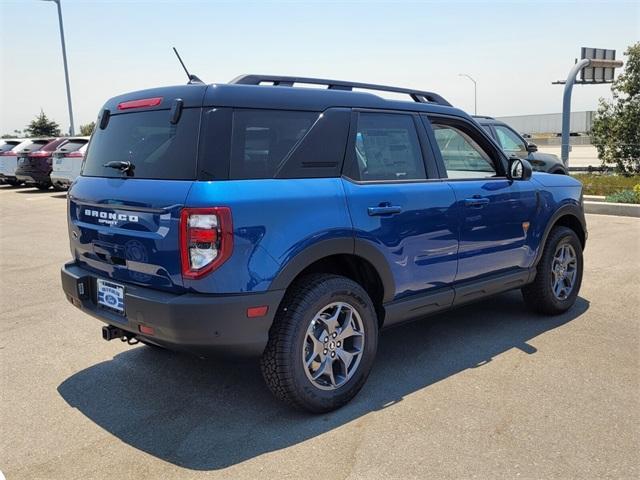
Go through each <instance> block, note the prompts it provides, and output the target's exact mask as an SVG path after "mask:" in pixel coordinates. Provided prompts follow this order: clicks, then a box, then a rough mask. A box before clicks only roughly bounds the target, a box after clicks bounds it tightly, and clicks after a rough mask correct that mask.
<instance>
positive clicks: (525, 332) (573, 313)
mask: <svg viewBox="0 0 640 480" xmlns="http://www.w3.org/2000/svg"><path fill="white" fill-rule="evenodd" d="M588 308H589V302H588V301H587V300H585V299H583V298H581V297H578V300H577V302H576V305H575V306H574V307H573V308H572V309H571V310H570V311H569V312H566V313H565V314H563V315H560V316H557V317H551V318H549V317H541V316H537V315H535V314H531V313H529V312H528V311H526V310H525V309H524V305H523V302H522V300H521V296H520V294H519V293H518V292H509V293H506V294H502V295H499V296H497V297H495V298H494V299H492V300H491V301H486V302H482V303H477V304H474V305H471V306H467V307H464V308H460V309H457V310H453V311H451V312H448V313H445V314H441V315H438V316H434V317H431V318H428V319H424V320H421V321H418V322H413V323H409V324H405V325H401V326H398V327H395V328H392V329H389V330H387V331H385V332H384V333H383V334H382V335H381V337H380V343H379V348H378V355H377V360H376V363H375V365H374V368H373V371H372V373H371V375H370V377H369V380H368V381H367V383H366V384H365V386H364V388H363V390H362V391H361V392H360V394H359V395H358V396H357V397H356V398H355V399H354V400H353V401H352V402H351V403H349V404H348V405H346V406H345V407H343V408H342V409H340V410H338V411H335V412H332V413H329V414H324V415H310V414H305V413H300V412H297V411H293V410H291V409H290V408H288V407H287V406H286V405H284V404H282V403H280V402H279V401H277V400H276V399H275V398H273V397H272V396H271V394H270V393H269V391H268V390H267V388H266V386H265V384H264V383H263V380H262V377H261V375H260V371H259V368H258V365H257V362H256V361H255V360H246V359H245V360H238V359H208V360H201V359H198V358H196V357H192V356H189V355H184V354H178V353H172V352H168V351H163V350H160V349H157V348H155V347H144V346H143V347H139V348H133V349H131V350H127V351H125V352H123V353H120V354H118V355H116V356H115V357H114V358H113V359H112V360H109V361H106V362H103V363H99V364H96V365H93V366H91V367H89V368H87V369H85V370H83V371H81V372H78V373H76V374H74V375H73V376H71V377H69V378H68V379H67V380H65V381H64V382H63V383H62V384H60V386H59V387H58V392H59V393H60V395H61V396H62V397H63V398H64V400H65V401H66V402H68V404H69V405H71V406H72V407H74V408H77V409H78V410H79V411H81V412H82V413H83V414H84V415H86V416H87V417H88V418H90V419H91V420H92V421H94V422H95V423H97V424H98V425H99V426H101V427H102V428H104V429H105V430H107V431H108V432H110V433H111V434H113V435H115V436H116V437H118V438H119V439H121V440H122V441H123V442H125V443H127V444H129V445H131V446H133V447H135V448H138V449H140V450H143V451H145V452H147V453H149V454H151V455H154V456H156V457H158V458H160V459H162V460H165V461H167V462H171V463H173V464H175V465H179V466H181V467H185V468H189V469H194V470H216V469H222V468H225V467H228V466H231V465H234V464H237V463H239V462H242V461H245V460H247V459H250V458H253V457H256V456H258V455H261V454H264V453H267V452H271V451H276V450H280V449H283V448H287V447H289V446H291V445H295V444H297V443H300V442H304V441H305V440H308V439H310V438H313V437H316V436H318V435H321V434H323V433H325V432H327V431H330V430H332V429H334V428H337V427H339V426H341V425H344V424H346V423H348V422H350V421H352V420H354V419H357V418H359V417H361V416H363V415H366V414H367V413H369V412H372V411H376V410H381V409H384V408H389V407H391V406H393V404H396V403H399V402H401V401H402V400H403V398H404V397H405V396H406V395H409V394H411V393H412V392H415V391H417V390H422V389H424V388H428V387H429V386H430V385H433V384H434V383H436V382H439V381H441V380H444V379H446V378H448V377H450V376H452V375H455V374H457V373H459V372H461V371H463V370H466V369H469V368H476V367H481V366H482V365H485V364H486V363H487V362H490V361H491V360H492V358H494V357H495V356H497V355H500V354H501V353H503V352H505V351H507V350H509V349H512V348H518V349H521V350H522V351H524V352H526V353H528V354H535V353H536V352H537V350H536V349H535V348H534V347H533V346H531V345H529V344H527V341H528V340H530V339H532V338H535V337H537V336H538V335H541V334H542V333H544V332H547V331H549V330H553V329H555V328H558V327H560V326H562V325H564V324H566V323H568V322H570V321H572V320H575V319H576V318H578V317H580V316H581V315H582V314H583V313H584V312H585V311H586V310H587V309H588ZM96 338H97V335H96ZM96 341H98V340H96ZM390 379H392V380H391V381H390Z"/></svg>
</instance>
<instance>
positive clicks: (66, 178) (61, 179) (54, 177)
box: [49, 170, 75, 187]
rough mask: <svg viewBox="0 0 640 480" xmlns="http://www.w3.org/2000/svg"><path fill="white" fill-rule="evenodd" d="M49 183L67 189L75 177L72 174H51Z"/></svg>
mask: <svg viewBox="0 0 640 480" xmlns="http://www.w3.org/2000/svg"><path fill="white" fill-rule="evenodd" d="M49 178H51V183H53V184H54V185H59V186H62V187H68V186H70V185H71V184H72V183H73V180H74V179H75V176H74V174H73V173H72V172H56V171H55V170H54V171H53V172H51V176H50V177H49Z"/></svg>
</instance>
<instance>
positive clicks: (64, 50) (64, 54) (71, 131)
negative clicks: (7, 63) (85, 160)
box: [43, 0, 75, 136]
mask: <svg viewBox="0 0 640 480" xmlns="http://www.w3.org/2000/svg"><path fill="white" fill-rule="evenodd" d="M43 1H45V2H55V3H56V5H57V6H58V21H59V23H60V42H61V43H62V62H63V63H64V79H65V81H66V83H67V105H68V107H69V135H72V136H73V135H75V132H74V128H73V109H72V108H71V86H70V85H69V67H68V66H67V47H66V46H65V43H64V27H63V26H62V5H60V0H43Z"/></svg>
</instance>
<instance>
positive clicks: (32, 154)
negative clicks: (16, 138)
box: [29, 150, 51, 158]
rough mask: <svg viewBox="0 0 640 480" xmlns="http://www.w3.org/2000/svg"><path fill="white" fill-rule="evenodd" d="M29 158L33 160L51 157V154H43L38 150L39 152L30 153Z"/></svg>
mask: <svg viewBox="0 0 640 480" xmlns="http://www.w3.org/2000/svg"><path fill="white" fill-rule="evenodd" d="M29 156H30V157H33V158H43V157H50V156H51V152H43V151H42V150H38V151H37V152H33V153H30V154H29Z"/></svg>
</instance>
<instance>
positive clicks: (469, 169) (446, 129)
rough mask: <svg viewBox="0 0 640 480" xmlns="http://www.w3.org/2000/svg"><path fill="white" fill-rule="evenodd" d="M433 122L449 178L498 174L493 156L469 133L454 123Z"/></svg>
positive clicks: (484, 176) (483, 176)
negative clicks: (453, 124)
mask: <svg viewBox="0 0 640 480" xmlns="http://www.w3.org/2000/svg"><path fill="white" fill-rule="evenodd" d="M431 124H432V126H433V133H434V135H435V137H436V143H437V144H438V148H439V149H440V154H441V155H442V160H443V161H444V166H445V168H446V169H447V176H448V177H449V178H453V179H460V178H487V177H494V176H496V170H495V168H494V166H493V161H492V160H491V157H490V156H489V155H488V154H487V153H486V152H485V151H484V150H483V149H482V148H481V147H480V146H479V145H478V144H477V143H476V142H475V141H474V140H473V139H472V138H471V137H470V136H469V135H467V134H466V133H465V132H463V131H462V130H460V129H459V128H456V127H454V126H452V125H444V124H438V123H436V122H434V121H433V120H432V123H431Z"/></svg>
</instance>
